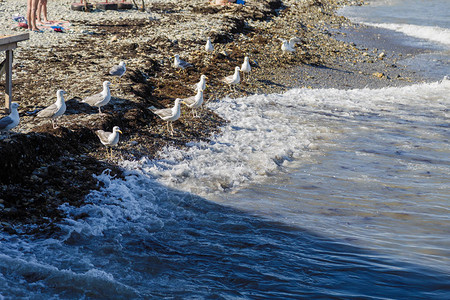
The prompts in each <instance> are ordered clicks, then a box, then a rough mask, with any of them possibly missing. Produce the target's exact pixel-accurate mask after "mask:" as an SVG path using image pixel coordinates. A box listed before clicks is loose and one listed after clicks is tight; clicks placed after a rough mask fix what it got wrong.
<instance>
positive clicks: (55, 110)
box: [37, 90, 66, 129]
mask: <svg viewBox="0 0 450 300" xmlns="http://www.w3.org/2000/svg"><path fill="white" fill-rule="evenodd" d="M64 94H66V92H65V91H63V90H57V91H56V102H55V103H53V104H52V105H50V106H48V107H46V108H44V109H43V110H41V111H40V112H38V114H37V116H38V117H39V118H48V119H50V120H51V121H52V126H53V129H56V128H58V126H57V124H56V121H57V119H58V117H60V116H62V115H63V114H64V113H65V112H66V103H65V102H64Z"/></svg>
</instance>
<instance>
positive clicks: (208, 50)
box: [205, 38, 214, 52]
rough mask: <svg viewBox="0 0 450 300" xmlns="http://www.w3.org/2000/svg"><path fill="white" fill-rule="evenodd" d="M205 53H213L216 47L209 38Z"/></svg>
mask: <svg viewBox="0 0 450 300" xmlns="http://www.w3.org/2000/svg"><path fill="white" fill-rule="evenodd" d="M205 51H206V52H213V51H214V46H213V44H212V43H211V39H210V38H208V40H207V41H206V45H205Z"/></svg>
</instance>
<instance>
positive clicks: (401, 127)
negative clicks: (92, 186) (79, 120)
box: [0, 79, 450, 299]
mask: <svg viewBox="0 0 450 300" xmlns="http://www.w3.org/2000/svg"><path fill="white" fill-rule="evenodd" d="M449 95H450V80H448V79H442V80H439V81H437V82H434V83H424V84H415V85H412V86H409V87H401V88H385V89H379V90H369V89H362V90H348V91H344V90H335V89H323V90H310V89H294V90H291V91H289V92H287V93H285V94H283V95H278V94H274V95H256V96H251V97H247V98H239V99H228V98H227V99H222V100H220V101H216V102H212V103H210V104H209V107H210V109H212V110H214V111H215V112H217V113H218V114H220V115H221V116H223V117H224V118H226V119H228V120H229V121H230V122H229V123H228V124H227V125H226V126H224V128H223V130H222V133H221V134H220V135H218V136H215V137H212V140H211V142H209V143H206V142H201V143H192V144H190V145H189V148H188V149H186V150H176V149H166V150H165V151H164V153H163V157H162V158H161V159H160V160H157V161H151V160H148V159H142V160H141V161H137V162H123V167H124V168H125V169H126V170H127V174H128V175H127V176H126V178H125V180H122V179H115V178H111V176H109V175H108V172H107V171H106V172H105V173H104V174H102V175H100V176H98V180H99V181H102V182H103V183H104V185H105V187H104V188H102V189H101V190H100V191H93V192H92V193H91V194H90V195H89V196H88V197H87V198H86V204H85V205H84V206H82V207H79V208H76V207H71V206H69V205H64V206H62V207H61V209H62V210H63V211H64V212H65V213H66V214H67V218H66V219H65V220H64V221H62V222H61V223H60V224H59V227H60V228H61V233H60V234H58V235H55V236H53V237H52V238H42V237H32V236H16V235H8V234H6V233H0V299H3V298H5V299H24V298H26V299H58V298H63V299H66V298H67V299H74V298H75V299H91V298H104V299H137V298H141V299H158V298H169V299H173V298H176V299H204V298H207V299H210V298H217V299H242V298H245V299H261V298H264V299H299V298H304V299H318V298H319V299H449V298H450V272H449V270H450V253H449V249H450V238H449V236H450V202H449V199H450V175H449V174H450V144H449V139H450V122H449V120H450V119H449V117H450V110H449V107H450V97H449ZM16 229H17V230H19V231H20V228H16Z"/></svg>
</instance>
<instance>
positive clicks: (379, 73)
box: [372, 72, 385, 78]
mask: <svg viewBox="0 0 450 300" xmlns="http://www.w3.org/2000/svg"><path fill="white" fill-rule="evenodd" d="M372 75H373V76H375V77H378V78H383V77H384V76H385V75H384V73H381V72H375V73H373V74H372Z"/></svg>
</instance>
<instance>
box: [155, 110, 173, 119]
mask: <svg viewBox="0 0 450 300" xmlns="http://www.w3.org/2000/svg"><path fill="white" fill-rule="evenodd" d="M150 110H151V111H152V112H153V113H154V114H156V115H158V117H160V118H161V119H163V120H166V119H167V118H171V117H172V109H171V108H162V109H156V108H155V107H150Z"/></svg>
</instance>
